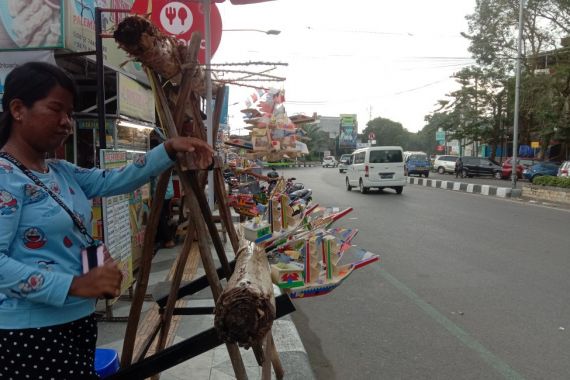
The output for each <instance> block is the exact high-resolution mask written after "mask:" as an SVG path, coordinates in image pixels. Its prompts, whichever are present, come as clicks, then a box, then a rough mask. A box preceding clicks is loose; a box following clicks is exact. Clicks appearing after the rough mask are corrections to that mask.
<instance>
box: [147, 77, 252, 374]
mask: <svg viewBox="0 0 570 380" xmlns="http://www.w3.org/2000/svg"><path fill="white" fill-rule="evenodd" d="M147 74H148V76H149V79H150V82H151V86H152V88H153V91H154V92H155V94H156V97H157V99H156V100H157V111H158V113H159V115H160V119H161V122H162V123H163V125H164V126H165V127H166V128H167V130H168V133H169V136H171V137H174V136H177V135H178V131H177V130H176V124H175V123H174V120H173V117H172V113H171V112H170V109H169V108H168V100H167V97H166V95H165V93H164V91H163V89H162V87H160V85H159V82H158V78H157V76H156V74H155V73H154V72H152V71H150V70H147ZM176 169H177V172H178V175H179V177H180V182H181V184H182V186H183V188H184V193H185V194H186V196H185V197H184V198H185V200H186V203H187V207H188V209H189V212H190V216H189V219H192V220H193V222H194V225H195V228H196V236H197V238H198V247H199V250H200V257H201V259H202V265H203V267H204V270H205V272H206V277H207V278H208V282H209V283H210V288H211V289H212V294H213V295H214V299H216V300H217V299H218V297H219V296H220V294H221V292H222V285H221V283H220V279H219V278H218V274H217V272H216V267H215V265H214V262H213V259H212V254H211V252H210V248H209V244H208V241H207V238H206V234H207V231H206V226H205V222H204V219H203V218H201V217H200V215H199V211H200V207H199V205H198V201H197V198H196V194H195V193H194V191H193V189H192V186H191V185H190V177H189V176H188V173H187V172H184V171H183V170H182V168H181V166H180V163H179V162H178V161H177V162H176ZM226 347H227V349H228V353H229V356H230V360H231V362H232V366H233V369H234V373H235V375H236V378H237V379H239V380H241V379H247V373H246V371H245V367H244V365H243V361H242V359H241V354H240V352H239V348H238V346H237V345H235V344H226Z"/></svg>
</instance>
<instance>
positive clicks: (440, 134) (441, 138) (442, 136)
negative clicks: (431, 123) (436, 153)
mask: <svg viewBox="0 0 570 380" xmlns="http://www.w3.org/2000/svg"><path fill="white" fill-rule="evenodd" d="M435 139H436V141H445V131H437V132H435Z"/></svg>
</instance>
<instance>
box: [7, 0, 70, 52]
mask: <svg viewBox="0 0 570 380" xmlns="http://www.w3.org/2000/svg"><path fill="white" fill-rule="evenodd" d="M62 47H63V0H1V1H0V50H23V49H38V48H40V49H46V48H49V49H55V48H62Z"/></svg>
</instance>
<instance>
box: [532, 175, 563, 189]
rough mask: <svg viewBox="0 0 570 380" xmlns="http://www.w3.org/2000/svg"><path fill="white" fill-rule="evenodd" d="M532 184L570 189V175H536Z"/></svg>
mask: <svg viewBox="0 0 570 380" xmlns="http://www.w3.org/2000/svg"><path fill="white" fill-rule="evenodd" d="M532 184H533V185H538V186H552V187H562V188H565V189H570V177H554V176H551V175H545V176H540V177H536V178H535V179H534V180H533V181H532Z"/></svg>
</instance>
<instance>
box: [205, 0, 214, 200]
mask: <svg viewBox="0 0 570 380" xmlns="http://www.w3.org/2000/svg"><path fill="white" fill-rule="evenodd" d="M202 4H203V5H202V7H203V9H204V25H205V39H206V52H205V53H206V54H205V61H206V62H205V63H206V135H207V139H208V140H207V141H208V144H210V145H211V146H212V147H214V136H212V133H213V127H212V71H211V57H212V41H211V39H212V38H211V25H210V0H203V2H202ZM214 148H215V147H214ZM207 198H208V204H209V205H210V208H211V209H213V208H214V172H213V171H209V172H208V193H207Z"/></svg>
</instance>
